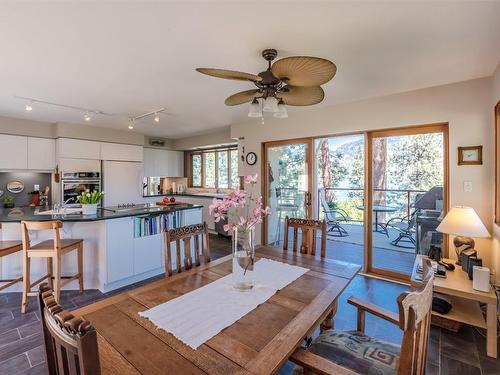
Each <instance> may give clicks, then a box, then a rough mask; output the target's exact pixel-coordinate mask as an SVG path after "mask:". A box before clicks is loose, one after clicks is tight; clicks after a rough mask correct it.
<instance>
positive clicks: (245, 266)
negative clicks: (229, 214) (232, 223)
mask: <svg viewBox="0 0 500 375" xmlns="http://www.w3.org/2000/svg"><path fill="white" fill-rule="evenodd" d="M254 263H255V228H251V229H241V228H237V229H235V230H234V233H233V286H234V288H235V289H237V290H240V291H248V290H251V289H252V288H253V286H254V283H255V280H254Z"/></svg>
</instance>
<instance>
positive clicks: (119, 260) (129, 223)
mask: <svg viewBox="0 0 500 375" xmlns="http://www.w3.org/2000/svg"><path fill="white" fill-rule="evenodd" d="M133 230H134V228H133V220H132V218H130V217H125V218H120V219H113V220H107V221H106V255H107V256H106V259H107V264H106V271H107V278H106V282H107V284H109V283H112V282H114V281H118V280H121V279H124V278H127V277H130V276H132V275H133V274H134V242H133V241H132V236H133V233H134V232H133Z"/></svg>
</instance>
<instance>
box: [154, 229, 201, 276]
mask: <svg viewBox="0 0 500 375" xmlns="http://www.w3.org/2000/svg"><path fill="white" fill-rule="evenodd" d="M191 239H193V244H194V249H193V250H194V251H193V253H194V262H193V259H192V254H191ZM200 240H201V244H202V246H201V247H202V248H201V254H200ZM163 241H164V246H163V249H164V251H165V277H168V276H172V247H171V244H172V242H175V250H176V265H177V273H180V272H182V264H181V252H182V248H181V241H182V242H183V244H184V270H186V271H187V270H189V269H191V268H193V263H194V264H195V265H196V266H199V265H200V264H201V263H200V255H202V257H203V262H204V263H208V262H210V245H209V242H208V227H207V223H203V224H194V225H188V226H186V227H181V228H175V229H170V230H167V231H165V232H164V233H163Z"/></svg>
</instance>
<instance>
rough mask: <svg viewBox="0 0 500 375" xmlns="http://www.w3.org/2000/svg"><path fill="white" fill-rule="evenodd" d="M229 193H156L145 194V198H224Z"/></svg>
mask: <svg viewBox="0 0 500 375" xmlns="http://www.w3.org/2000/svg"><path fill="white" fill-rule="evenodd" d="M226 195H227V194H222V193H181V194H156V195H144V196H143V197H144V198H154V197H175V198H176V199H177V197H193V198H195V197H198V198H211V199H212V198H217V199H223V198H224V197H225V196H226Z"/></svg>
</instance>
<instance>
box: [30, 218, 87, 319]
mask: <svg viewBox="0 0 500 375" xmlns="http://www.w3.org/2000/svg"><path fill="white" fill-rule="evenodd" d="M62 226H63V223H62V221H57V220H53V221H21V228H22V232H23V299H22V306H21V312H23V313H25V312H26V309H27V307H28V297H29V296H33V295H37V293H36V292H32V291H31V288H33V287H34V286H35V285H37V284H40V283H41V282H42V281H44V280H47V281H48V283H49V285H50V287H53V288H54V295H55V298H56V301H57V302H59V297H60V295H61V288H62V287H63V286H64V285H66V284H68V283H69V282H71V281H73V280H78V283H79V287H80V293H82V292H83V240H82V239H71V238H65V239H61V234H60V229H61V228H62ZM30 230H31V231H42V230H51V231H52V232H53V239H52V240H46V241H42V242H40V243H37V244H36V245H32V244H31V240H30V234H29V231H30ZM74 250H76V251H77V263H78V273H77V274H76V275H74V276H65V277H63V276H62V274H61V264H62V256H63V255H64V254H67V253H69V252H71V251H74ZM32 258H46V259H47V274H46V275H44V276H42V277H40V278H39V279H38V280H36V281H34V282H31V280H30V269H31V259H32ZM62 279H64V282H62Z"/></svg>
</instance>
